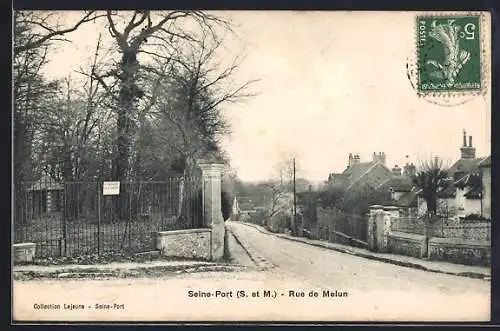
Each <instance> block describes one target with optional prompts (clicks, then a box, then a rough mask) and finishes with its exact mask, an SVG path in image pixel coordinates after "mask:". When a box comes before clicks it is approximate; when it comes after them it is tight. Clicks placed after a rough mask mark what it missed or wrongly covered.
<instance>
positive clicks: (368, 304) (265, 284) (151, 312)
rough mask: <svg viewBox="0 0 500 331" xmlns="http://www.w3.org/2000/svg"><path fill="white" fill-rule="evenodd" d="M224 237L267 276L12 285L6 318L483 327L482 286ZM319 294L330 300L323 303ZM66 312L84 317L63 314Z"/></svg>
mask: <svg viewBox="0 0 500 331" xmlns="http://www.w3.org/2000/svg"><path fill="white" fill-rule="evenodd" d="M228 228H229V229H230V230H231V231H233V232H234V233H236V234H237V236H238V238H239V239H240V240H241V242H242V244H243V245H244V246H245V247H247V248H249V249H250V250H251V251H252V254H253V255H256V256H253V257H254V258H258V257H259V256H260V257H261V258H263V259H265V260H268V261H269V262H270V263H272V264H274V267H272V268H269V269H267V270H260V269H259V268H255V267H248V268H246V269H243V270H242V271H233V272H194V273H182V274H176V273H169V274H165V275H164V276H162V277H154V278H152V277H141V278H133V279H117V278H114V279H113V278H111V279H100V280H97V279H96V280H92V279H90V280H89V279H87V280H58V279H54V280H34V281H33V280H32V281H14V284H13V303H14V307H13V314H14V317H15V318H16V319H21V320H59V321H61V320H64V321H67V320H69V321H110V320H112V321H243V320H244V321H486V320H489V318H490V282H487V281H484V280H477V279H470V278H465V277H457V276H450V275H444V274H437V273H430V272H425V271H420V270H415V269H410V268H405V267H399V266H395V265H391V264H386V263H382V262H376V261H371V260H368V259H364V258H359V257H354V256H351V255H347V254H342V253H338V252H335V251H331V250H327V249H323V248H318V247H314V246H309V245H306V244H302V243H298V242H293V241H288V240H286V239H282V238H277V237H275V236H273V235H268V234H263V233H261V232H259V231H257V230H256V229H255V228H252V227H249V226H245V225H243V224H234V223H229V224H228ZM230 249H231V252H232V254H233V255H234V257H235V258H236V259H237V260H238V261H242V263H243V264H247V265H248V264H249V261H250V259H249V258H248V257H247V256H244V255H245V251H244V250H243V249H242V248H241V247H240V246H238V245H237V244H236V241H235V240H230ZM190 291H192V292H190ZM242 291H244V293H245V296H242V295H241V293H242ZM327 292H328V293H329V294H330V295H326V296H325V294H326V293H327ZM335 293H337V295H336V294H335ZM195 294H196V295H197V296H195ZM266 294H269V296H268V297H265V296H266ZM315 294H317V296H315ZM208 295H210V296H208ZM301 295H303V296H301ZM42 303H43V304H46V305H51V304H52V305H60V309H37V308H36V305H37V304H42ZM64 304H74V305H82V306H83V307H84V308H83V309H73V310H69V309H64ZM115 304H116V305H115ZM96 305H103V306H96ZM105 305H109V307H106V306H105ZM99 307H100V308H99Z"/></svg>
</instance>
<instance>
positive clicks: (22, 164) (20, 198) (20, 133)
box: [14, 112, 33, 225]
mask: <svg viewBox="0 0 500 331" xmlns="http://www.w3.org/2000/svg"><path fill="white" fill-rule="evenodd" d="M16 113H17V112H16ZM20 117H21V115H20V114H18V113H17V115H15V118H14V180H15V182H14V187H15V188H16V189H15V190H14V201H15V215H16V217H15V219H14V220H15V224H18V225H21V224H24V223H25V222H26V221H27V220H26V217H27V213H29V211H28V210H25V208H24V207H25V204H24V195H25V193H26V191H25V190H26V189H27V187H28V184H29V183H28V182H30V181H32V180H33V173H32V164H33V162H32V158H31V154H32V153H31V149H32V139H31V134H30V133H29V129H28V127H27V125H26V124H25V123H24V122H23V120H22V118H20Z"/></svg>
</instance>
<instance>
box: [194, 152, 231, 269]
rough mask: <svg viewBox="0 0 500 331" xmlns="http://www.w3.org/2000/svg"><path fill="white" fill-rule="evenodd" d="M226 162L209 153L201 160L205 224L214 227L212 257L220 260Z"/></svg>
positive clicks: (223, 230) (222, 237)
mask: <svg viewBox="0 0 500 331" xmlns="http://www.w3.org/2000/svg"><path fill="white" fill-rule="evenodd" d="M223 167H224V164H223V163H222V162H221V161H220V160H219V159H218V158H217V157H216V156H215V155H208V156H206V158H205V159H203V160H200V168H201V170H202V182H203V210H204V215H203V217H204V225H208V226H210V227H211V229H212V234H211V239H210V242H211V259H212V260H214V261H217V260H220V259H222V258H223V256H224V232H225V225H224V218H223V216H222V201H221V191H222V188H221V181H222V169H223Z"/></svg>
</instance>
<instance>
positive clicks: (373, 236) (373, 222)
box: [367, 205, 383, 251]
mask: <svg viewBox="0 0 500 331" xmlns="http://www.w3.org/2000/svg"><path fill="white" fill-rule="evenodd" d="M382 208H383V207H382V206H379V205H372V206H370V212H369V216H368V236H367V239H368V240H367V241H368V250H370V251H377V250H378V247H377V232H378V231H377V215H378V214H380V212H381V211H382Z"/></svg>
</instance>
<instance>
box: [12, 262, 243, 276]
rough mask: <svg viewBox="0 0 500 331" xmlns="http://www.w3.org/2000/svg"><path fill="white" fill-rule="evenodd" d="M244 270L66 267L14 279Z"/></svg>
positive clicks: (25, 272)
mask: <svg viewBox="0 0 500 331" xmlns="http://www.w3.org/2000/svg"><path fill="white" fill-rule="evenodd" d="M242 269H244V267H242V266H238V265H233V264H223V263H213V264H212V263H206V264H195V265H189V264H187V265H160V266H158V265H154V266H148V265H144V266H136V267H133V268H119V267H117V268H113V269H109V268H101V269H100V268H96V267H89V268H75V267H71V266H66V267H64V268H58V270H33V269H31V270H30V269H24V270H13V271H12V276H13V277H12V278H13V279H14V280H30V279H40V278H50V279H102V278H110V277H112V278H139V277H158V276H161V275H165V274H168V273H173V274H181V273H196V272H209V271H215V272H217V271H228V272H230V271H239V270H242Z"/></svg>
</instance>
